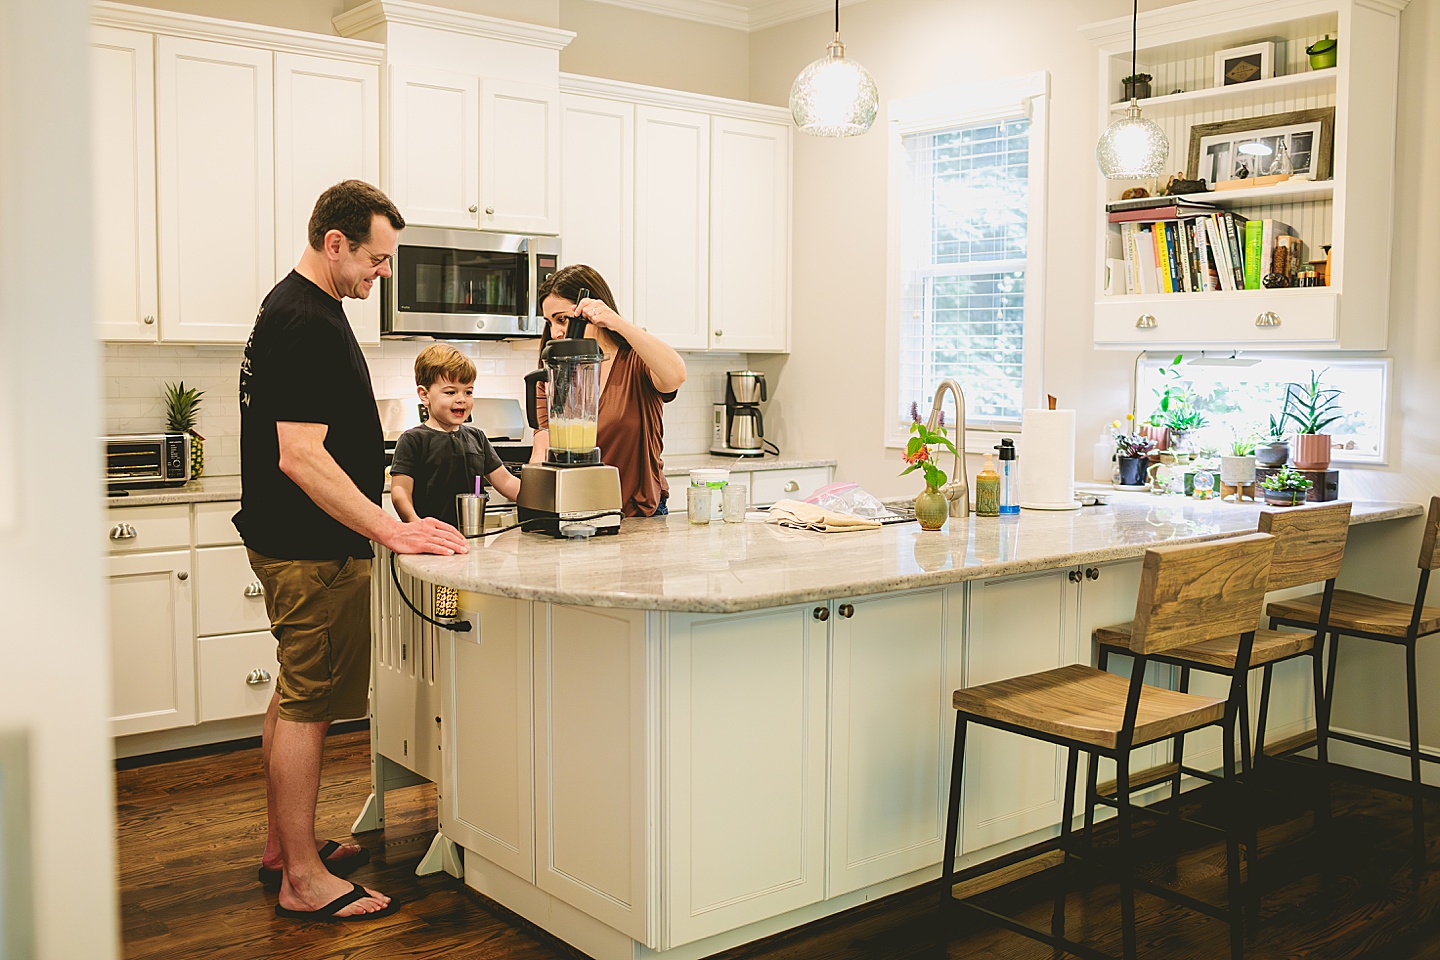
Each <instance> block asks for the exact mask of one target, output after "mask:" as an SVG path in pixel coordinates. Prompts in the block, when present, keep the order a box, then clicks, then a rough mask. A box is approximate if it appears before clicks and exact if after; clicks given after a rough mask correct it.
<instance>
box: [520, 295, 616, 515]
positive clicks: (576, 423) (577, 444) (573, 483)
mask: <svg viewBox="0 0 1440 960" xmlns="http://www.w3.org/2000/svg"><path fill="white" fill-rule="evenodd" d="M583 329H584V323H583V321H582V322H580V323H572V324H571V325H570V330H569V331H568V332H569V334H570V335H569V336H567V337H566V338H565V339H563V340H551V341H550V342H549V343H547V344H546V345H545V348H544V350H543V351H541V354H540V359H541V362H542V363H543V364H544V366H543V367H542V368H541V369H540V370H536V371H534V372H533V373H531V374H528V375H526V377H525V382H526V396H525V399H526V412H527V414H528V415H529V420H530V426H531V427H532V428H535V427H538V426H539V419H538V416H537V413H538V411H537V407H538V398H537V396H536V393H537V389H536V388H537V387H538V385H539V383H540V382H547V383H548V384H549V387H548V391H547V396H546V402H547V403H548V404H549V410H550V419H549V429H550V449H549V450H548V451H547V452H546V454H545V462H544V463H527V464H525V466H524V467H523V468H521V471H520V494H519V496H517V497H516V498H515V505H516V507H518V509H519V516H520V521H521V522H522V523H526V521H533V522H531V523H526V527H525V529H527V530H534V531H537V532H539V533H548V534H549V535H550V536H552V537H575V536H582V537H583V536H590V535H591V534H596V533H600V534H606V533H619V532H620V517H621V506H620V473H619V471H617V470H616V469H615V468H614V467H611V466H607V465H605V464H603V463H601V462H600V448H599V447H597V446H596V445H595V428H596V423H597V419H598V414H599V412H600V362H601V360H602V356H601V353H600V344H599V343H597V342H596V341H594V340H587V339H582V338H580V337H579V332H580V331H581V330H583Z"/></svg>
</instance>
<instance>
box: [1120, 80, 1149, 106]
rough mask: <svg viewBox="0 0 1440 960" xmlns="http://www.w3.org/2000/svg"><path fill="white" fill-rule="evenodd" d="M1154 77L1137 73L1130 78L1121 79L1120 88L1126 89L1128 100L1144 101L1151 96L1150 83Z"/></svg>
mask: <svg viewBox="0 0 1440 960" xmlns="http://www.w3.org/2000/svg"><path fill="white" fill-rule="evenodd" d="M1153 79H1154V77H1152V76H1150V74H1148V73H1135V74H1131V75H1130V76H1128V77H1121V78H1120V86H1121V87H1123V88H1124V91H1125V99H1126V100H1144V99H1145V98H1146V97H1148V96H1150V81H1151V80H1153Z"/></svg>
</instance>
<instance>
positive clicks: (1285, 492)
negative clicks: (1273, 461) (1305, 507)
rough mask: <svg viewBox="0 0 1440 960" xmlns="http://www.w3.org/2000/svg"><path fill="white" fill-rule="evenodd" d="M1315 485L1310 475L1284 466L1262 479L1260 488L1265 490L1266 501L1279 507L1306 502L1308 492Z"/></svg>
mask: <svg viewBox="0 0 1440 960" xmlns="http://www.w3.org/2000/svg"><path fill="white" fill-rule="evenodd" d="M1314 485H1315V484H1314V482H1313V481H1311V479H1310V478H1309V477H1307V476H1305V475H1304V474H1302V473H1297V472H1296V471H1294V470H1291V469H1290V468H1289V467H1283V468H1281V469H1280V470H1279V471H1278V472H1276V473H1272V474H1270V476H1268V477H1266V478H1265V479H1264V480H1261V481H1260V488H1261V489H1262V490H1264V491H1265V502H1266V503H1268V504H1271V505H1272V506H1277V507H1293V506H1295V505H1296V504H1300V503H1304V502H1305V495H1306V493H1307V492H1308V491H1309V490H1310V488H1311V487H1313V486H1314Z"/></svg>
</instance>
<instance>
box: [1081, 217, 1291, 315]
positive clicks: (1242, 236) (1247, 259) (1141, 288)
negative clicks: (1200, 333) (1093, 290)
mask: <svg viewBox="0 0 1440 960" xmlns="http://www.w3.org/2000/svg"><path fill="white" fill-rule="evenodd" d="M1106 209H1107V210H1108V211H1109V220H1110V222H1111V223H1116V224H1119V225H1120V246H1121V252H1122V255H1123V257H1124V260H1125V291H1126V293H1139V294H1153V293H1204V292H1206V291H1209V290H1258V289H1260V288H1261V287H1262V286H1263V283H1264V279H1265V277H1266V276H1267V275H1268V274H1270V273H1271V269H1272V264H1273V261H1274V255H1275V247H1276V243H1277V238H1279V237H1282V236H1288V237H1291V238H1294V236H1295V231H1294V229H1292V228H1291V227H1290V226H1289V225H1288V224H1285V223H1281V222H1280V221H1279V220H1271V219H1262V220H1246V219H1245V218H1244V217H1242V216H1240V215H1239V214H1238V213H1234V212H1233V211H1230V210H1222V209H1220V208H1218V207H1215V206H1213V205H1211V204H1207V203H1198V202H1194V201H1188V200H1182V199H1179V198H1176V197H1147V198H1144V199H1143V200H1132V201H1118V202H1116V203H1112V204H1107V205H1106ZM1298 243H1299V241H1298V239H1292V240H1289V241H1286V245H1287V246H1289V247H1291V248H1292V249H1287V255H1285V257H1284V259H1285V262H1286V264H1287V273H1290V272H1293V271H1291V270H1290V269H1289V267H1290V265H1292V264H1293V265H1294V266H1296V267H1298V265H1299V262H1300V257H1299V256H1298V254H1297V253H1295V252H1293V247H1294V246H1295V245H1298Z"/></svg>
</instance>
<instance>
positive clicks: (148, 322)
mask: <svg viewBox="0 0 1440 960" xmlns="http://www.w3.org/2000/svg"><path fill="white" fill-rule="evenodd" d="M154 322H155V317H154V316H149V317H146V318H145V323H146V324H147V325H149V324H153V323H154Z"/></svg>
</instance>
